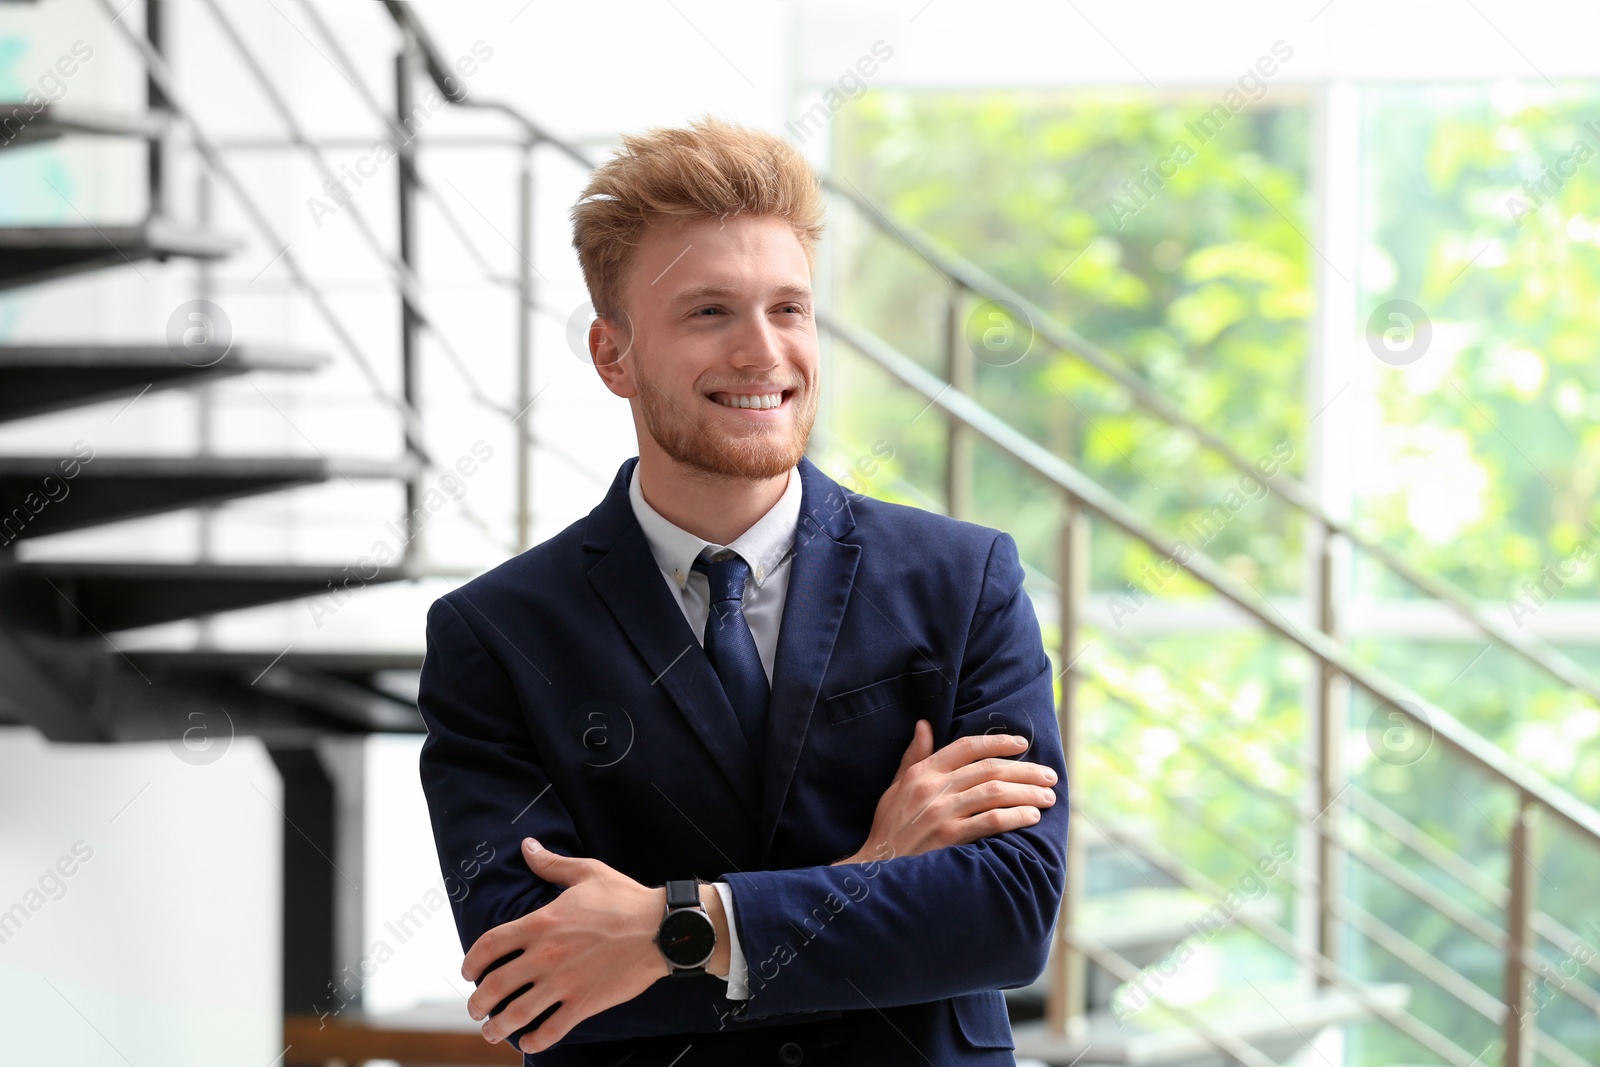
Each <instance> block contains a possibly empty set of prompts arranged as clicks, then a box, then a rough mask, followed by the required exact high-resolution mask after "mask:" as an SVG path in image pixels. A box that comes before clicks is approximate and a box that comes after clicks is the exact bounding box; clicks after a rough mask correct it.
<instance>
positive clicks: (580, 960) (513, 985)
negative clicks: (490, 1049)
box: [461, 837, 669, 1052]
mask: <svg viewBox="0 0 1600 1067" xmlns="http://www.w3.org/2000/svg"><path fill="white" fill-rule="evenodd" d="M522 858H523V859H524V860H525V861H526V862H527V864H528V867H529V868H530V869H531V870H532V871H533V873H534V874H535V875H537V876H538V877H539V878H541V879H543V880H544V881H546V882H554V883H556V884H557V885H562V886H566V887H567V888H566V889H565V891H563V892H562V893H561V894H560V895H559V896H557V897H556V898H555V899H554V900H552V901H551V902H550V903H548V904H546V905H544V906H543V907H541V908H536V909H534V910H533V911H531V912H529V913H528V914H526V915H524V916H522V918H520V919H513V920H512V921H510V922H508V923H502V924H501V925H499V926H496V927H495V928H494V929H492V930H489V931H488V932H486V933H485V934H484V935H483V936H482V937H480V938H478V940H477V941H476V942H474V943H473V945H472V948H471V949H470V950H468V952H467V956H466V959H465V960H464V961H463V962H462V964H461V977H463V978H465V979H467V980H468V981H476V980H477V978H478V977H479V976H481V975H483V972H484V971H485V969H487V968H488V966H489V965H490V964H491V963H493V962H494V961H495V960H497V959H499V958H501V957H502V956H505V955H507V954H510V953H517V952H520V955H517V956H516V957H515V958H514V959H510V960H507V961H506V962H505V963H503V964H501V965H500V966H499V967H496V968H495V969H494V970H493V971H491V972H489V974H488V975H487V976H485V977H483V981H482V983H481V984H480V985H479V986H478V988H477V990H476V991H475V992H474V993H473V994H472V996H470V997H469V998H467V1012H468V1013H469V1014H470V1015H471V1016H472V1017H473V1018H474V1019H483V1020H484V1023H483V1036H484V1039H485V1040H487V1041H488V1042H489V1043H490V1044H493V1043H494V1042H497V1041H500V1040H502V1039H503V1038H505V1037H507V1036H508V1035H510V1034H511V1033H513V1032H514V1031H516V1030H520V1029H521V1028H522V1027H524V1026H527V1025H528V1024H529V1023H531V1022H532V1021H533V1020H535V1019H537V1018H538V1017H539V1016H540V1015H541V1014H543V1013H544V1012H545V1011H546V1010H548V1009H549V1008H550V1006H551V1005H552V1004H555V1003H556V1002H557V1001H560V1002H561V1006H560V1007H559V1008H557V1009H556V1011H555V1012H554V1014H552V1015H551V1016H550V1018H548V1019H546V1020H544V1021H543V1022H542V1023H540V1024H539V1026H538V1028H537V1029H536V1030H534V1031H533V1032H532V1033H529V1034H524V1035H523V1037H522V1040H521V1042H520V1043H519V1045H518V1047H519V1048H521V1050H522V1051H523V1052H543V1051H544V1050H545V1049H547V1048H549V1047H550V1046H551V1045H554V1044H555V1043H556V1042H557V1041H560V1040H561V1039H562V1038H563V1037H565V1036H567V1033H568V1032H569V1031H570V1030H571V1029H572V1028H573V1027H574V1026H576V1025H578V1023H580V1022H582V1021H583V1020H584V1019H587V1018H588V1017H589V1016H591V1015H594V1014H596V1013H598V1012H601V1011H604V1010H605V1009H607V1008H609V1007H612V1006H613V1005H616V1004H621V1003H623V1002H624V1001H628V1000H632V999H633V998H634V997H636V996H638V995H639V994H640V993H643V992H644V991H645V990H646V989H648V988H650V986H652V985H653V984H655V981H656V979H658V978H662V977H665V976H666V974H667V972H668V970H669V968H668V967H667V961H666V958H665V957H663V956H662V955H661V950H660V949H659V948H657V947H656V944H655V935H656V931H657V930H658V929H659V928H660V925H661V916H662V914H663V913H664V912H665V911H666V898H667V891H666V889H665V888H663V887H661V886H656V887H654V888H651V887H649V886H645V885H641V884H640V883H638V882H636V881H634V880H633V879H632V878H629V877H628V876H627V875H625V874H623V873H621V872H620V871H617V870H615V869H613V868H612V867H610V866H608V865H606V864H605V863H602V862H601V861H600V860H597V859H587V858H583V857H578V856H560V855H557V854H556V853H554V852H551V851H550V850H549V849H546V848H542V847H540V846H539V843H538V842H537V841H534V840H533V838H531V837H530V838H527V839H526V840H524V841H523V842H522ZM530 984H531V985H532V988H531V989H528V990H527V991H526V992H524V993H522V994H521V995H520V996H518V997H517V998H516V999H515V1000H513V1001H512V1002H511V1003H510V1004H507V1005H506V1007H505V1008H504V1009H503V1010H502V1011H501V1012H500V1013H499V1014H497V1015H495V1016H494V1017H493V1018H486V1016H488V1014H489V1012H490V1010H491V1009H493V1008H494V1006H495V1005H496V1004H499V1003H500V1002H501V1001H502V1000H505V999H506V998H507V997H508V996H510V995H511V994H513V993H515V992H516V991H517V990H519V989H522V988H523V987H524V986H528V985H530Z"/></svg>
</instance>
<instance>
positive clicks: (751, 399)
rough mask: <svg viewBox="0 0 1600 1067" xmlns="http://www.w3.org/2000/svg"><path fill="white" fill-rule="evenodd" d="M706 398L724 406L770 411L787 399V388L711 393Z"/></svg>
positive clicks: (745, 409)
mask: <svg viewBox="0 0 1600 1067" xmlns="http://www.w3.org/2000/svg"><path fill="white" fill-rule="evenodd" d="M708 399H710V400H711V401H712V402H713V403H716V404H718V405H720V406H722V407H725V408H738V409H741V410H744V411H772V410H774V409H776V408H779V407H782V406H783V405H784V403H785V402H786V401H787V400H788V399H789V390H787V389H785V390H780V391H777V392H771V393H711V394H709V396H708Z"/></svg>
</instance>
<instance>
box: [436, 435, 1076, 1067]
mask: <svg viewBox="0 0 1600 1067" xmlns="http://www.w3.org/2000/svg"><path fill="white" fill-rule="evenodd" d="M637 462H638V457H637V456H635V457H632V458H630V459H628V460H626V461H625V462H624V463H623V464H622V466H621V468H620V469H619V470H618V471H617V476H616V480H615V481H614V482H613V483H612V485H611V488H610V490H609V491H608V492H607V494H606V496H605V498H604V499H603V500H602V501H601V502H600V504H599V505H598V506H597V507H596V508H595V509H594V510H593V511H592V512H590V513H589V514H588V516H586V517H585V518H583V519H581V520H579V521H577V522H575V523H573V524H572V525H571V526H569V527H567V528H566V529H565V530H563V531H561V532H560V533H559V534H557V535H556V536H554V537H552V538H550V539H549V540H547V541H545V542H544V543H542V544H540V545H537V546H535V547H533V548H530V549H529V550H527V551H526V552H523V553H521V554H520V555H518V556H516V557H514V558H512V559H510V560H507V561H506V562H505V563H503V564H501V565H499V566H497V567H495V568H494V569H493V570H491V571H488V572H487V573H485V574H483V575H481V576H479V577H477V578H475V579H473V580H472V581H470V582H467V583H465V584H463V585H462V586H460V587H459V588H458V589H455V590H453V591H451V592H449V593H446V594H445V595H444V596H441V597H440V598H439V599H438V600H436V601H435V602H434V603H433V604H432V606H431V607H430V608H429V611H428V619H427V655H426V658H425V660H424V663H423V666H422V675H421V688H420V691H419V694H418V701H417V702H418V706H419V707H420V709H421V712H422V717H423V719H424V720H425V722H426V724H427V727H428V736H427V739H426V740H425V741H424V743H423V745H422V754H421V768H420V769H421V778H422V786H423V789H424V791H425V793H426V796H427V801H428V807H429V812H430V816H431V819H432V823H433V832H434V841H435V843H436V845H437V848H438V853H439V861H440V865H441V868H442V870H443V872H444V876H445V881H446V886H447V888H448V889H449V890H450V893H449V895H450V898H451V902H452V907H453V910H454V914H455V920H456V926H457V928H458V931H459V933H460V935H461V945H462V948H463V950H465V949H467V948H469V947H471V945H472V944H473V943H474V942H475V941H476V940H477V939H478V937H479V935H481V934H483V933H484V932H485V931H487V930H489V929H490V928H492V927H494V926H498V925H500V924H501V923H505V922H509V921H511V920H513V919H516V918H518V917H520V916H522V915H525V914H527V913H528V912H529V911H531V910H533V909H535V908H538V907H540V906H542V905H544V904H547V903H549V902H550V901H551V900H552V899H554V898H555V896H556V895H557V894H558V893H559V892H560V891H561V888H562V887H560V886H558V885H553V884H550V883H546V882H542V881H541V880H539V879H538V878H536V877H535V876H534V875H533V874H532V873H531V872H530V871H529V870H528V868H527V865H526V864H525V862H524V861H523V859H522V856H521V853H520V851H519V843H520V841H521V840H522V838H524V837H527V836H533V837H536V838H538V839H539V841H540V842H541V843H543V844H544V845H545V847H547V848H551V849H553V850H555V851H556V852H558V853H561V854H564V855H573V856H592V857H596V858H598V859H601V860H603V861H605V862H606V863H607V864H609V865H611V866H612V867H614V868H616V869H617V870H619V871H621V872H623V873H625V874H627V875H629V876H631V877H633V878H635V879H637V880H638V881H640V882H642V883H643V884H645V885H651V886H658V885H662V884H663V883H665V882H666V880H668V879H670V878H690V877H698V878H702V879H706V880H715V879H719V878H721V879H725V880H726V881H727V882H728V883H730V885H731V886H732V889H733V896H734V910H735V917H736V922H737V930H738V934H739V940H740V943H741V947H742V949H743V951H744V955H745V958H746V961H747V966H748V971H749V983H750V992H751V997H750V999H749V1000H748V1001H747V1002H740V1001H734V1000H729V999H728V997H727V995H726V994H727V988H728V987H727V983H726V982H725V981H724V980H723V979H721V978H717V977H713V976H709V975H703V976H695V977H689V978H677V977H670V978H663V979H661V980H660V981H658V982H656V984H655V985H653V986H651V987H650V988H649V989H648V990H646V991H645V992H644V993H642V994H641V995H639V996H638V997H635V998H634V999H633V1000H631V1001H628V1002H626V1003H623V1004H619V1005H617V1006H615V1007H613V1008H610V1009H608V1010H606V1011H603V1012H600V1013H599V1014H597V1015H594V1016H592V1017H590V1018H589V1019H586V1020H584V1021H583V1022H581V1023H580V1024H578V1025H577V1026H576V1027H574V1028H573V1030H572V1031H571V1032H570V1033H569V1034H568V1035H567V1036H566V1037H565V1038H564V1039H563V1040H562V1041H561V1042H559V1043H558V1044H557V1045H555V1046H554V1047H553V1048H551V1049H549V1050H547V1051H545V1052H543V1053H539V1054H537V1055H534V1056H530V1057H529V1058H528V1059H529V1061H530V1062H535V1063H538V1064H541V1065H547V1064H548V1065H560V1064H601V1063H605V1064H613V1063H617V1064H622V1063H625V1064H628V1065H629V1067H638V1065H643V1064H654V1063H660V1064H662V1065H665V1064H668V1063H676V1064H677V1065H678V1067H690V1065H691V1064H700V1063H705V1064H710V1063H730V1064H732V1063H738V1064H748V1063H770V1062H795V1059H794V1057H795V1054H796V1053H795V1050H794V1049H792V1048H788V1049H785V1048H784V1046H786V1045H799V1046H800V1053H801V1055H803V1057H804V1061H803V1062H805V1063H808V1064H815V1063H837V1064H857V1063H859V1064H863V1065H868V1064H870V1065H872V1067H881V1065H882V1064H885V1063H918V1064H920V1063H923V1062H928V1063H932V1064H937V1065H940V1067H943V1065H945V1064H952V1063H962V1064H966V1063H973V1064H978V1063H984V1064H990V1063H993V1064H1000V1063H1014V1062H1015V1060H1014V1057H1013V1053H1012V1052H1011V1051H1010V1049H1011V1048H1012V1047H1013V1044H1012V1036H1011V1028H1010V1023H1009V1021H1008V1019H1007V1016H1006V1010H1005V1003H1004V998H1003V997H1002V996H1001V994H1000V992H999V990H1001V989H1005V988H1014V987H1018V986H1022V985H1026V984H1028V983H1030V982H1032V981H1034V980H1036V979H1037V978H1038V977H1039V975H1040V974H1041V973H1042V972H1043V970H1044V967H1045V961H1046V957H1047V955H1048V949H1049V945H1050V941H1051V936H1052V932H1053V929H1054V924H1055V920H1056V916H1057V913H1058V910H1059V906H1060V902H1061V895H1062V891H1063V889H1064V886H1065V881H1066V841H1067V790H1066V785H1067V783H1066V768H1065V766H1064V764H1063V760H1062V750H1061V737H1060V731H1059V728H1058V726H1057V723H1056V716H1055V701H1054V695H1053V694H1054V687H1053V684H1052V682H1053V679H1052V677H1051V670H1050V661H1049V659H1048V658H1047V657H1046V655H1045V652H1044V647H1043V642H1042V640H1041V637H1040V631H1039V625H1038V621H1037V619H1036V618H1035V615H1034V611H1033V606H1032V604H1031V602H1030V601H1029V598H1028V596H1027V594H1026V593H1025V592H1023V589H1022V577H1023V572H1022V567H1021V565H1020V562H1019V560H1018V557H1017V547H1016V542H1015V541H1014V540H1013V539H1012V537H1011V536H1010V535H1009V534H1006V533H1002V532H999V531H996V530H994V529H991V528H988V527H984V526H980V525H977V524H974V523H969V522H963V521H959V520H955V519H951V518H948V517H945V516H942V515H938V514H936V513H933V512H928V511H923V510H921V509H918V508H912V507H906V506H903V505H898V504H890V503H887V502H884V501H880V500H876V499H873V498H871V497H866V496H863V495H861V494H858V493H853V492H849V491H847V490H845V489H844V488H843V487H841V486H840V485H839V484H838V483H837V482H835V481H834V480H833V479H831V478H829V477H828V476H827V475H825V474H823V473H822V472H821V471H820V470H819V469H818V468H817V467H816V466H815V465H814V464H812V463H811V461H810V460H808V459H802V460H801V461H800V464H799V468H798V470H799V476H800V478H801V479H802V481H801V485H802V496H801V505H800V520H799V526H798V529H797V530H796V534H795V555H794V557H793V560H792V564H791V572H790V576H789V587H788V595H787V599H786V601H785V604H784V613H783V621H782V625H781V627H780V631H779V637H778V647H777V656H776V660H775V663H774V676H773V680H772V697H771V704H770V710H769V720H768V722H769V725H768V748H767V751H766V753H765V758H764V760H763V762H762V764H761V765H760V766H756V765H755V763H754V761H753V760H751V759H750V758H749V756H748V755H747V754H746V753H747V749H746V746H745V744H744V739H743V736H742V734H741V732H740V728H739V722H738V719H737V718H736V717H735V714H734V711H733V708H732V705H730V704H729V702H728V699H727V697H726V695H725V694H724V692H723V689H722V686H721V684H720V682H719V681H718V679H717V676H716V673H715V672H714V670H713V669H712V666H711V662H710V660H709V659H708V658H707V657H706V655H705V652H704V650H703V649H702V647H701V646H700V643H699V641H698V640H697V638H696V635H695V634H694V632H693V631H692V629H691V628H690V626H689V624H688V622H687V620H686V619H685V618H684V615H683V612H682V610H681V609H680V607H679V606H678V604H677V603H676V602H675V601H674V599H673V596H672V590H671V589H669V588H668V587H667V584H666V581H665V579H664V578H663V577H662V575H661V571H660V569H659V568H658V567H657V565H656V561H655V559H654V557H653V556H652V555H651V552H650V548H649V544H648V542H647V541H646V539H645V536H644V531H643V530H642V529H641V528H640V526H639V523H638V521H637V520H636V518H635V517H634V514H633V511H632V508H631V506H630V505H629V501H628V480H629V477H630V475H631V474H632V471H633V465H634V464H635V463H637ZM918 718H926V719H928V720H929V721H930V722H931V724H932V726H933V737H934V746H935V748H936V749H937V748H942V747H944V746H945V745H947V744H949V743H950V742H951V741H952V740H953V739H955V738H957V737H960V736H963V735H966V734H981V733H987V732H1005V733H1017V734H1022V735H1025V736H1027V737H1029V738H1030V739H1031V744H1030V746H1029V748H1028V750H1027V751H1026V752H1024V753H1022V754H1021V755H1020V756H1018V757H1016V758H1020V759H1026V760H1029V761H1031V762H1036V763H1042V764H1045V765H1047V766H1050V767H1053V768H1054V769H1055V771H1056V774H1057V776H1058V777H1057V782H1058V785H1057V787H1056V792H1057V798H1058V799H1057V802H1056V803H1055V804H1054V805H1053V806H1051V807H1047V808H1044V809H1043V811H1042V818H1041V819H1040V820H1039V822H1037V823H1036V824H1034V825H1032V826H1029V827H1024V828H1022V829H1017V830H1011V831H1008V832H1006V833H1002V834H996V835H994V836H991V837H987V838H983V839H980V840H978V841H974V842H972V843H970V844H965V845H956V846H950V847H946V848H941V849H936V850H934V851H931V852H926V853H923V854H921V855H917V856H891V855H887V854H885V855H884V856H883V857H881V858H879V857H869V860H868V862H864V863H851V864H841V865H838V866H830V864H832V863H833V862H834V861H835V860H837V859H839V858H840V857H843V856H848V855H852V854H854V853H855V852H856V851H857V850H859V849H861V848H862V846H863V845H864V844H865V842H866V838H867V835H868V833H869V831H870V829H871V826H872V818H873V813H874V811H875V810H876V807H877V803H878V800H879V798H880V797H881V796H882V795H883V793H884V791H885V790H886V789H887V788H888V786H889V783H890V782H891V780H892V779H893V778H894V775H895V772H896V769H897V768H898V766H899V763H900V759H901V756H902V755H903V754H904V752H905V749H906V747H907V746H908V745H909V744H910V742H911V736H912V729H913V724H914V723H915V721H916V720H917V719H918ZM741 1003H742V1004H743V1008H742V1009H741V1007H740V1006H741ZM741 1010H742V1014H738V1013H739V1012H740V1011H741ZM530 1031H531V1027H529V1028H525V1029H524V1030H522V1031H519V1032H518V1033H517V1035H516V1036H517V1037H520V1036H521V1035H522V1034H523V1033H527V1032H530ZM685 1047H688V1048H689V1052H688V1053H687V1054H683V1052H684V1049H685ZM630 1054H631V1055H630ZM680 1054H681V1055H682V1058H681V1059H676V1058H675V1057H677V1056H679V1055H680Z"/></svg>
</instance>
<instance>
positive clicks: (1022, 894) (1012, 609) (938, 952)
mask: <svg viewBox="0 0 1600 1067" xmlns="http://www.w3.org/2000/svg"><path fill="white" fill-rule="evenodd" d="M1022 577H1023V572H1022V566H1021V562H1020V560H1019V559H1018V555H1017V546H1016V542H1015V540H1013V538H1012V537H1011V535H1009V534H1006V533H999V534H997V535H996V538H995V540H994V542H993V544H992V545H991V546H990V550H989V557H988V561H987V563H986V565H985V569H984V577H983V586H982V590H981V592H980V594H979V598H978V604H977V607H976V609H975V610H974V612H973V618H972V622H971V623H970V625H969V629H968V634H967V641H966V646H965V648H964V649H963V651H962V657H961V665H960V668H959V673H958V677H957V680H956V697H955V701H956V702H955V708H954V714H953V720H952V724H951V731H950V737H949V738H948V740H947V742H946V743H948V741H949V740H954V739H955V738H957V737H961V736H965V735H967V734H982V733H991V732H993V733H1017V734H1022V735H1024V736H1027V737H1029V738H1031V744H1030V745H1029V747H1028V749H1027V751H1025V752H1024V753H1022V755H1020V756H1018V757H1017V758H1018V759H1024V760H1027V761H1028V762H1032V763H1042V764H1045V765H1046V766H1049V767H1052V768H1054V770H1055V772H1056V776H1057V777H1056V781H1057V785H1056V787H1055V788H1056V794H1057V798H1058V799H1057V801H1056V803H1055V804H1053V805H1051V806H1049V807H1047V808H1042V809H1041V811H1040V819H1039V821H1038V822H1036V823H1034V824H1033V825H1032V826H1026V827H1022V828H1019V829H1015V830H1009V831H1006V832H1005V833H1001V834H995V835H993V836H991V837H986V838H980V839H979V840H977V841H974V842H971V843H970V844H965V845H952V846H948V847H945V848H940V849H934V850H933V851H930V852H924V853H922V854H920V855H916V856H890V857H886V858H881V859H873V860H871V861H869V862H865V863H848V864H840V865H838V866H827V867H801V868H794V869H790V870H782V871H752V872H744V873H739V872H732V873H728V874H725V875H724V876H723V877H724V879H725V880H726V881H727V882H728V883H729V884H730V885H731V886H732V887H733V891H734V896H735V898H736V899H737V900H738V902H739V909H738V913H737V917H736V921H737V923H738V927H739V939H740V943H741V945H742V946H743V948H744V955H745V959H746V963H747V966H748V971H749V973H748V980H749V987H750V999H749V1000H748V1001H747V1002H746V1003H747V1007H746V1009H745V1011H744V1013H743V1015H742V1017H743V1018H746V1019H752V1020H753V1019H760V1018H765V1017H767V1016H769V1015H771V1014H775V1013H783V1012H793V1011H821V1010H829V1009H841V1010H843V1009H853V1008H866V1007H879V1008H883V1007H889V1006H892V1005H899V1004H912V1003H920V1002H925V1001H931V1000H939V999H943V998H946V997H954V996H959V995H962V994H965V993H972V992H977V991H979V990H988V989H1010V988H1016V987H1020V986H1023V985H1027V984H1028V983H1030V982H1033V981H1035V980H1037V979H1038V977H1039V975H1041V974H1042V973H1043V972H1044V968H1045V964H1046V961H1047V959H1048V956H1049V949H1050V942H1051V938H1052V935H1053V932H1054V929H1055V921H1056V916H1057V915H1058V913H1059V911H1060V906H1061V896H1062V893H1063V891H1064V890H1065V887H1066V846H1067V785H1068V783H1067V781H1066V766H1065V762H1064V760H1063V756H1062V749H1061V734H1060V728H1059V727H1058V725H1057V722H1056V715H1055V697H1054V686H1053V679H1052V677H1051V673H1050V661H1049V658H1048V657H1047V656H1046V655H1045V652H1044V643H1043V640H1042V638H1041V635H1040V631H1039V623H1038V620H1037V618H1036V617H1035V615H1034V611H1033V605H1032V603H1031V602H1030V600H1029V599H1028V595H1027V593H1025V592H1024V591H1023V589H1022ZM941 747H942V746H941Z"/></svg>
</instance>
